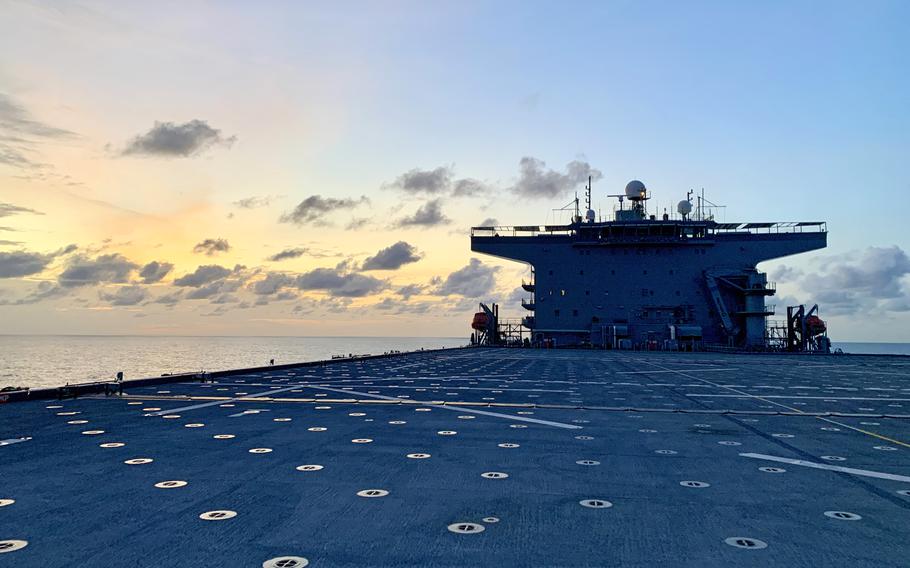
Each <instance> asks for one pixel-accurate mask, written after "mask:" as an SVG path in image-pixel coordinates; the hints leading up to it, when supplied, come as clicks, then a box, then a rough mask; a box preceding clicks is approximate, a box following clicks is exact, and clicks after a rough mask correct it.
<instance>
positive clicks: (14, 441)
mask: <svg viewBox="0 0 910 568" xmlns="http://www.w3.org/2000/svg"><path fill="white" fill-rule="evenodd" d="M31 439H32V437H31V436H26V437H24V438H10V439H8V440H0V445H3V446H9V445H10V444H19V443H22V442H28V441H29V440H31Z"/></svg>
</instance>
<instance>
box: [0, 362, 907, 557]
mask: <svg viewBox="0 0 910 568" xmlns="http://www.w3.org/2000/svg"><path fill="white" fill-rule="evenodd" d="M213 397H214V398H213ZM443 402H445V403H446V404H445V405H443V404H442V403H443ZM455 402H459V403H467V404H465V405H453V404H452V403H455ZM219 435H230V436H231V437H227V438H225V437H219ZM0 440H3V442H0V505H3V506H0V541H2V542H0V567H5V566H15V567H17V568H26V567H32V566H34V567H42V568H49V567H56V566H80V567H95V566H99V567H100V566H104V567H108V566H205V567H211V566H231V567H233V566H238V567H243V566H263V565H265V566H285V567H288V568H290V567H300V566H303V565H304V564H305V563H306V562H305V561H304V560H302V559H306V560H307V561H308V562H309V565H310V566H620V565H622V566H655V565H665V566H730V565H737V566H769V565H777V566H852V567H855V566H908V565H910V446H908V443H910V358H899V357H873V356H869V357H860V356H844V357H835V356H830V357H803V356H773V355H755V356H749V355H719V354H683V353H678V354H669V353H628V352H596V351H538V350H520V349H515V350H504V349H465V350H450V351H446V352H438V353H421V354H413V355H408V356H403V357H397V358H389V359H373V360H366V361H341V362H333V363H331V364H328V365H326V366H323V367H300V368H297V369H291V370H270V371H262V372H255V373H248V374H245V375H240V376H233V377H224V378H221V379H218V380H217V382H216V383H215V384H200V383H179V384H170V385H165V386H157V387H143V388H130V389H127V391H126V393H125V396H124V397H123V398H119V397H108V398H105V397H101V396H99V397H86V398H79V399H76V400H65V401H62V402H56V401H33V402H24V403H14V404H6V405H0ZM109 444H114V446H113V447H110V446H107V447H106V445H109ZM117 444H120V445H117ZM257 449H259V450H257ZM251 450H257V451H251ZM263 450H268V451H263ZM409 454H412V457H409V456H408V455H409ZM413 454H429V457H413ZM134 459H149V460H152V461H150V462H147V463H133V464H130V463H127V462H128V461H130V460H134ZM303 465H316V466H321V468H303V469H304V471H301V470H299V469H298V466H303ZM307 469H309V470H307ZM491 472H492V473H498V474H507V477H505V476H503V475H499V476H496V475H493V476H487V477H485V476H484V474H488V473H491ZM166 481H181V482H186V484H185V485H183V484H172V485H176V486H173V487H167V486H165V487H156V484H158V483H161V482H166ZM692 482H697V483H692ZM364 490H367V491H368V490H381V491H380V492H379V496H372V497H370V496H359V495H358V492H361V491H364ZM384 492H388V494H384ZM9 500H12V501H13V502H11V503H10V502H9ZM591 500H593V501H594V503H593V504H594V505H599V506H594V507H590V506H585V505H583V504H582V502H584V503H586V504H588V505H590V504H591V502H590V501H591ZM211 511H230V512H231V513H227V514H225V515H223V518H221V519H220V520H203V519H202V518H200V515H203V514H204V513H207V512H211ZM233 514H235V516H234V515H233ZM217 516H218V515H216V517H217ZM451 529H454V530H455V531H458V530H466V531H468V532H466V533H460V532H453V530H451ZM11 542H12V543H14V544H12V545H11V544H9V543H11ZM22 542H27V545H25V546H23V545H22ZM4 543H6V544H4ZM20 547H21V548H20ZM281 557H297V559H296V563H295V561H294V560H293V559H291V560H287V561H286V562H271V563H270V562H269V561H270V559H275V558H281ZM263 563H265V564H263Z"/></svg>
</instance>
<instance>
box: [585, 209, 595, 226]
mask: <svg viewBox="0 0 910 568" xmlns="http://www.w3.org/2000/svg"><path fill="white" fill-rule="evenodd" d="M595 217H596V215H595V213H594V210H593V209H588V212H587V213H585V219H587V221H588V223H593V222H594V218H595Z"/></svg>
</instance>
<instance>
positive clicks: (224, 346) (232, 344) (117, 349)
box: [0, 335, 466, 388]
mask: <svg viewBox="0 0 910 568" xmlns="http://www.w3.org/2000/svg"><path fill="white" fill-rule="evenodd" d="M465 343H466V341H465V339H464V338H454V337H154V336H86V335H50V336H48V335H41V336H27V335H0V388H2V387H4V386H11V385H14V386H23V387H31V388H36V387H55V386H60V385H64V384H66V383H80V382H88V381H93V380H99V379H102V380H109V379H112V378H113V377H114V376H115V375H116V374H117V371H123V374H124V377H126V378H127V379H129V378H139V377H155V376H158V375H161V374H162V373H179V372H184V371H188V372H190V371H191V372H195V371H200V370H206V371H216V370H221V369H236V368H240V367H255V366H261V365H268V363H269V359H275V363H276V364H281V363H296V362H300V361H318V360H321V359H330V358H331V357H332V356H333V355H348V354H350V353H353V354H356V355H365V354H372V355H379V354H381V353H385V352H387V351H391V350H398V351H414V350H417V349H437V348H440V347H459V346H462V345H464V344H465Z"/></svg>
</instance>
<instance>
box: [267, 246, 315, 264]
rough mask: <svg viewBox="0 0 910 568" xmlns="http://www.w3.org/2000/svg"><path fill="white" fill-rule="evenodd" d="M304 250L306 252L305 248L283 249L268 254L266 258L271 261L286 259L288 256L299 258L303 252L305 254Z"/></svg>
mask: <svg viewBox="0 0 910 568" xmlns="http://www.w3.org/2000/svg"><path fill="white" fill-rule="evenodd" d="M306 252H307V249H306V248H290V249H284V250H283V251H281V252H276V253H275V254H273V255H272V256H270V257H269V258H268V260H271V261H272V262H280V261H282V260H287V259H289V258H300V257H301V256H303V255H304V254H306Z"/></svg>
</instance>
